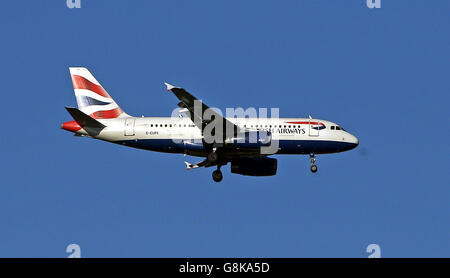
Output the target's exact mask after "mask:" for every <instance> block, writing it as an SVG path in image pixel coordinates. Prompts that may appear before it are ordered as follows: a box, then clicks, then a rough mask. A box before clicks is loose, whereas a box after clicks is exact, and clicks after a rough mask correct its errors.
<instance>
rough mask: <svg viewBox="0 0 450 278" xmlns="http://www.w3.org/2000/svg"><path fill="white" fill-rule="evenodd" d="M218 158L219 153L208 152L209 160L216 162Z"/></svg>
mask: <svg viewBox="0 0 450 278" xmlns="http://www.w3.org/2000/svg"><path fill="white" fill-rule="evenodd" d="M218 159H219V155H218V154H217V153H216V152H211V153H209V154H208V161H209V162H216V161H217V160H218Z"/></svg>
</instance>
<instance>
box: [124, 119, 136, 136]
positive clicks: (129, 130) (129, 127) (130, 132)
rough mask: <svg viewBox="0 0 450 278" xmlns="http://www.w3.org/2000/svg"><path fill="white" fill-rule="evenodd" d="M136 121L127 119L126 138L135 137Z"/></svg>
mask: <svg viewBox="0 0 450 278" xmlns="http://www.w3.org/2000/svg"><path fill="white" fill-rule="evenodd" d="M135 121H136V119H134V118H127V119H125V136H133V135H134V122H135Z"/></svg>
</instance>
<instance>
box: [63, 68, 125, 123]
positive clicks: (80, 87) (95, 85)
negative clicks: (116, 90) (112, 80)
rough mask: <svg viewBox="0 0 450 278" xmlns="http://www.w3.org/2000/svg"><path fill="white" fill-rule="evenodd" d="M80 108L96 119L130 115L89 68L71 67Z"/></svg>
mask: <svg viewBox="0 0 450 278" xmlns="http://www.w3.org/2000/svg"><path fill="white" fill-rule="evenodd" d="M69 70H70V75H71V77H72V83H73V89H74V91H75V96H76V98H77V104H78V108H79V109H80V110H81V111H82V112H83V113H85V114H87V115H89V116H91V117H92V118H94V119H113V118H119V117H128V115H127V114H126V113H124V112H123V110H122V109H121V108H120V107H119V105H117V103H116V102H115V101H114V99H113V98H112V97H111V96H110V95H109V94H108V92H106V90H105V89H103V87H102V85H100V83H99V82H98V81H97V79H95V77H94V76H93V75H92V74H91V73H90V72H89V70H88V69H87V68H73V67H71V68H69Z"/></svg>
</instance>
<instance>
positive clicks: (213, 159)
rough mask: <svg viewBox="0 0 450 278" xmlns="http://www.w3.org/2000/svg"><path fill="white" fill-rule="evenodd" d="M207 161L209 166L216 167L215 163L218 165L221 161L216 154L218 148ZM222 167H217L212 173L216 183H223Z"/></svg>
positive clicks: (210, 154) (209, 155)
mask: <svg viewBox="0 0 450 278" xmlns="http://www.w3.org/2000/svg"><path fill="white" fill-rule="evenodd" d="M207 160H208V163H209V164H213V165H214V164H215V163H217V161H218V160H219V154H218V153H217V152H216V148H214V149H213V151H212V152H210V153H209V154H208V157H207ZM220 166H222V165H220V164H219V165H217V170H215V171H214V172H212V178H213V180H214V181H215V182H221V181H222V179H223V175H222V171H220Z"/></svg>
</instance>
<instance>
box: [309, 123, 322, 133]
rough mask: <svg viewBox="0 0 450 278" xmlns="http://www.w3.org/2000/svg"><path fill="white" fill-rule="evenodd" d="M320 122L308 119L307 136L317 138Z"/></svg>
mask: <svg viewBox="0 0 450 278" xmlns="http://www.w3.org/2000/svg"><path fill="white" fill-rule="evenodd" d="M319 127H320V122H319V121H318V120H313V119H309V136H312V137H317V136H319Z"/></svg>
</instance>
